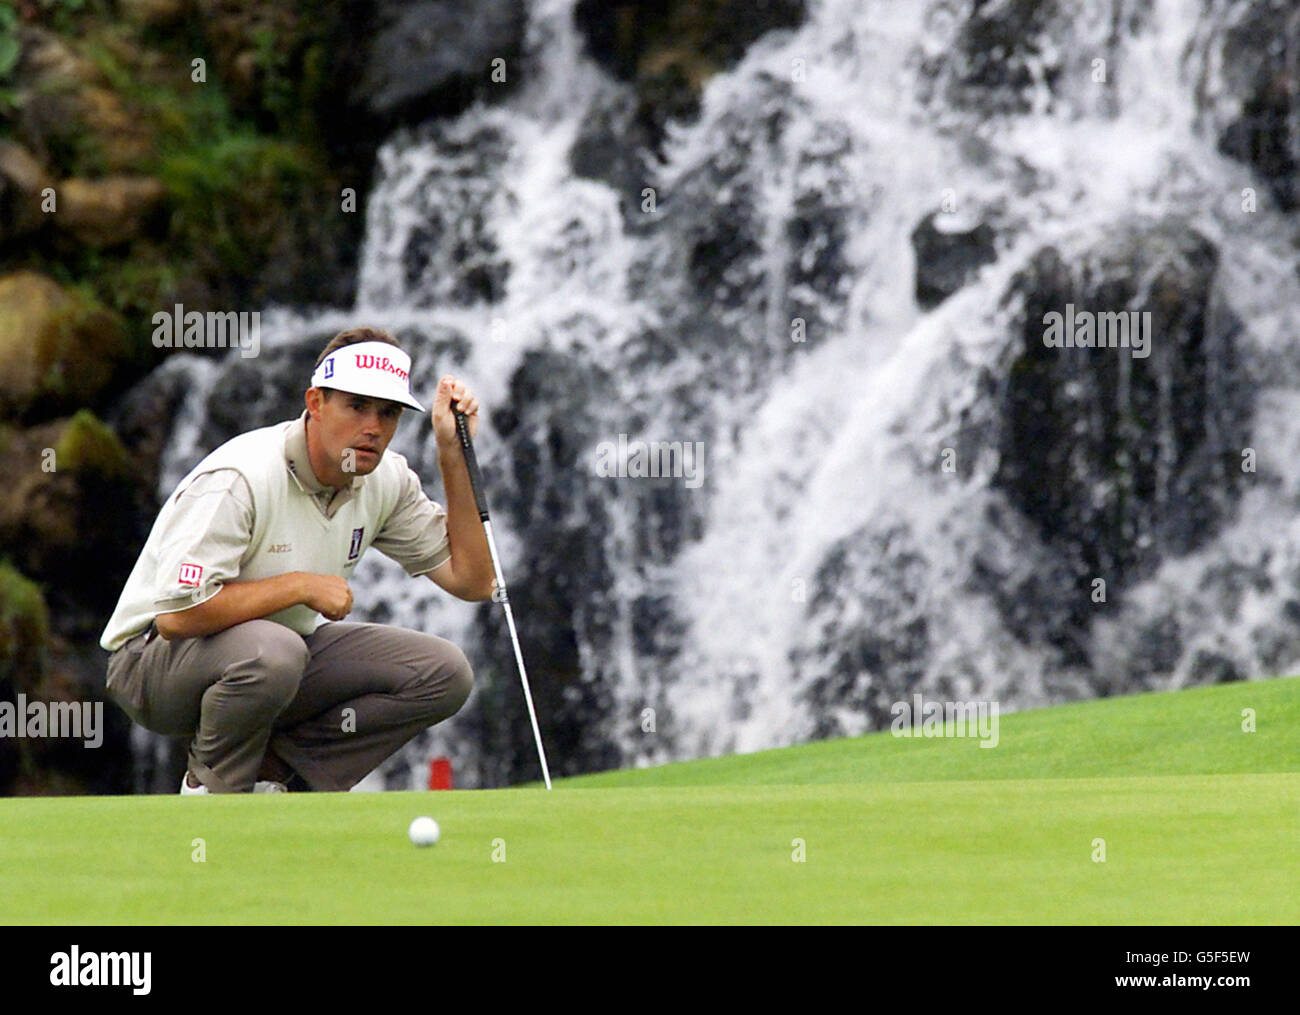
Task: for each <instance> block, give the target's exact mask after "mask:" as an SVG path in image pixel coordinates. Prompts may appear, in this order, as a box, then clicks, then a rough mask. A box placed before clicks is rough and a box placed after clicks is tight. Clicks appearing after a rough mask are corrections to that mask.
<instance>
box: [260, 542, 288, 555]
mask: <svg viewBox="0 0 1300 1015" xmlns="http://www.w3.org/2000/svg"><path fill="white" fill-rule="evenodd" d="M292 550H293V544H292V543H272V544H271V545H270V546H268V547H267V548H266V552H267V553H290V552H292Z"/></svg>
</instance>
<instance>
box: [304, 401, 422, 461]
mask: <svg viewBox="0 0 1300 1015" xmlns="http://www.w3.org/2000/svg"><path fill="white" fill-rule="evenodd" d="M307 410H308V412H310V413H311V419H312V429H313V430H314V431H315V432H316V433H315V436H316V439H317V440H318V441H319V443H320V447H321V449H322V450H323V451H324V452H325V455H326V457H327V458H328V460H329V464H330V466H332V467H334V468H336V469H338V470H339V471H340V472H343V473H349V474H353V475H357V476H366V475H369V474H370V473H371V472H374V470H375V469H376V468H377V467H378V465H379V460H380V459H381V458H382V457H383V454H384V451H385V449H387V447H388V442H389V441H391V440H392V439H393V434H394V433H396V432H397V421H398V420H399V419H401V418H402V406H401V404H399V403H398V402H390V401H388V400H387V399H383V398H371V397H370V396H369V395H354V394H352V393H351V392H348V391H330V392H329V396H328V397H326V393H325V389H322V388H310V389H309V390H308V392H307Z"/></svg>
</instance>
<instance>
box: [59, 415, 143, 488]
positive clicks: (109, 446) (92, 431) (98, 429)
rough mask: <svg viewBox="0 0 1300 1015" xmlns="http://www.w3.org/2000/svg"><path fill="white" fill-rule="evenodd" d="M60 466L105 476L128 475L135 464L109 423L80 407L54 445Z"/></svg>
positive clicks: (60, 467)
mask: <svg viewBox="0 0 1300 1015" xmlns="http://www.w3.org/2000/svg"><path fill="white" fill-rule="evenodd" d="M54 461H55V463H56V467H57V468H59V469H71V470H74V471H81V470H86V471H91V472H98V473H99V474H100V475H102V476H109V477H113V476H125V475H127V474H128V473H129V472H130V469H131V463H130V459H129V457H128V455H127V451H126V448H124V447H122V442H121V441H119V440H118V439H117V434H115V433H114V432H113V431H112V430H111V429H109V427H108V426H106V425H105V424H104V423H102V422H100V420H99V419H98V418H97V417H96V416H95V414H94V413H93V412H91V411H90V410H89V409H78V410H77V413H76V415H74V416H73V417H72V419H70V420H69V421H68V425H67V426H66V427H64V428H63V433H61V434H60V435H59V439H58V441H57V442H56V443H55V445H54Z"/></svg>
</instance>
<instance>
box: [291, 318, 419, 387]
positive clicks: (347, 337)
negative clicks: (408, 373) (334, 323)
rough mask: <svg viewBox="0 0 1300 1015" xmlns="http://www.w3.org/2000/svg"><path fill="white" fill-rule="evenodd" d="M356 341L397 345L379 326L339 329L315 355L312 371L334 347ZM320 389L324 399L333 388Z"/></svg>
mask: <svg viewBox="0 0 1300 1015" xmlns="http://www.w3.org/2000/svg"><path fill="white" fill-rule="evenodd" d="M358 342H387V343H388V344H389V345H397V339H395V338H393V336H392V335H390V334H389V333H388V332H386V331H383V330H381V329H379V328H349V329H348V330H347V331H340V332H339V333H338V334H337V335H335V336H334V337H333V338H331V339H330V340H329V344H328V345H326V346H325V348H324V349H322V350H321V354H320V355H319V356H317V357H316V363H315V365H313V366H312V370H313V372H314V371H315V369H316V367H318V366H320V365H321V364H322V363H324V362H325V357H326V356H328V355H329V354H330V353H332V352H334V351H335V350H336V349H342V348H343V347H344V346H345V345H356V344H357V343H358ZM399 348H400V346H399ZM321 390H322V391H324V392H325V398H326V399H328V398H329V397H330V395H331V394H332V393H333V391H334V389H333V388H322V389H321Z"/></svg>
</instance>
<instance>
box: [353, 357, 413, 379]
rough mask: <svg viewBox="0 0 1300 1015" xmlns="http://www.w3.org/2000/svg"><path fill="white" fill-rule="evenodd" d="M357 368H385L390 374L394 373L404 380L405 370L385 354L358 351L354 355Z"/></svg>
mask: <svg viewBox="0 0 1300 1015" xmlns="http://www.w3.org/2000/svg"><path fill="white" fill-rule="evenodd" d="M355 358H356V361H357V369H358V370H385V371H387V372H388V373H390V374H396V375H397V376H398V377H400V378H401V379H402V380H406V376H407V375H406V371H405V370H403V369H402V368H401V367H399V366H398V365H397V364H396V363H394V362H393V361H392V360H391V359H389V358H388V357H387V356H384V357H379V356H372V355H370V354H369V353H358V354H357V355H356V357H355Z"/></svg>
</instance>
